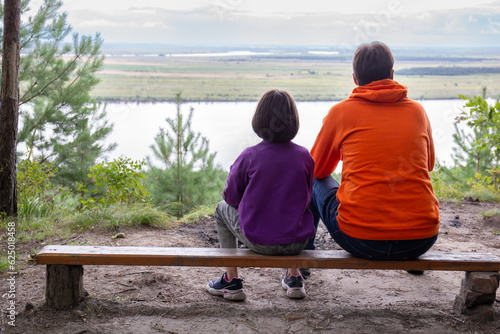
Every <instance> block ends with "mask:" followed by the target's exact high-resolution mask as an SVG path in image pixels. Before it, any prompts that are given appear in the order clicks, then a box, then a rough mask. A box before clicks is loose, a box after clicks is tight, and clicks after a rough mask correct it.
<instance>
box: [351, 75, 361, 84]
mask: <svg viewBox="0 0 500 334" xmlns="http://www.w3.org/2000/svg"><path fill="white" fill-rule="evenodd" d="M352 79H353V80H354V84H355V85H356V86H359V85H358V80H356V77H355V76H354V73H353V74H352Z"/></svg>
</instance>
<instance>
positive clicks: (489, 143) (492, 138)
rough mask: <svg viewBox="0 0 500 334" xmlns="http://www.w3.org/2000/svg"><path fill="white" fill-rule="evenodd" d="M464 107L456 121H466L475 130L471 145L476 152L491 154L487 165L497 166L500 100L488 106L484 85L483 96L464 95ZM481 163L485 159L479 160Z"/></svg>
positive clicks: (462, 96) (499, 148)
mask: <svg viewBox="0 0 500 334" xmlns="http://www.w3.org/2000/svg"><path fill="white" fill-rule="evenodd" d="M460 98H462V99H463V100H466V101H467V102H466V104H465V107H466V108H467V109H465V110H463V111H462V113H461V115H460V117H459V118H458V121H459V122H460V121H467V125H468V126H469V127H470V128H472V129H473V130H475V131H476V134H477V136H476V138H475V141H474V142H473V143H472V145H473V146H474V147H475V150H476V151H477V152H486V153H487V154H490V155H491V156H492V159H491V161H489V162H488V163H489V164H490V165H489V166H488V167H489V168H490V169H491V168H495V167H498V161H499V158H500V102H499V101H497V102H496V103H495V104H494V105H492V106H490V105H489V104H488V102H487V101H486V99H485V98H486V87H484V88H483V96H474V97H466V96H464V95H460ZM481 163H482V164H483V165H484V163H485V161H483V162H481Z"/></svg>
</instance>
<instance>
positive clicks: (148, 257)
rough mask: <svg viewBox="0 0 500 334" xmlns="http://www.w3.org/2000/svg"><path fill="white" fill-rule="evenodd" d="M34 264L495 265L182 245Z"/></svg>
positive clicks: (493, 260) (449, 256) (64, 249)
mask: <svg viewBox="0 0 500 334" xmlns="http://www.w3.org/2000/svg"><path fill="white" fill-rule="evenodd" d="M37 262H38V264H63V265H143V266H199V267H273V268H292V267H298V268H330V269H374V270H375V269H382V270H408V269H415V270H447V271H488V272H491V271H500V257H498V256H495V255H492V254H489V253H474V252H469V253H464V252H437V251H431V252H427V253H426V254H424V255H422V256H421V257H419V258H418V259H417V260H410V261H370V260H364V259H360V258H356V257H353V256H351V255H350V254H349V253H347V252H345V251H343V250H304V251H302V252H301V253H300V254H299V255H294V256H271V255H261V254H257V253H254V252H252V251H251V250H248V249H222V248H187V247H126V246H119V247H112V246H64V245H48V246H45V247H44V248H43V249H42V250H41V251H40V253H38V255H37Z"/></svg>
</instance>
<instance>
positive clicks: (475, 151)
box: [433, 87, 500, 201]
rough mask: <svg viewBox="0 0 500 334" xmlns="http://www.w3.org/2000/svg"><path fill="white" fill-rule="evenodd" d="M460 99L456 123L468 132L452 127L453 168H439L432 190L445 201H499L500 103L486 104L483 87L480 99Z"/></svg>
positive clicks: (463, 97)
mask: <svg viewBox="0 0 500 334" xmlns="http://www.w3.org/2000/svg"><path fill="white" fill-rule="evenodd" d="M460 97H461V98H462V99H464V100H466V103H465V106H464V107H465V109H464V110H463V111H462V113H461V115H460V116H459V117H458V118H457V123H459V122H466V125H467V126H468V127H469V130H470V131H466V130H463V129H459V128H458V126H457V124H455V134H454V135H453V141H454V142H455V144H456V145H457V147H455V148H454V151H455V155H454V161H455V166H454V167H451V168H446V167H444V166H440V167H439V171H438V172H436V173H434V176H433V186H434V187H435V188H434V189H435V191H436V194H438V196H440V195H441V196H443V197H447V198H457V197H459V196H460V195H461V197H472V198H478V199H480V200H485V201H499V200H500V194H499V190H500V186H499V183H500V180H499V176H500V167H499V158H500V133H499V130H500V103H499V102H498V101H497V102H496V104H494V105H489V104H488V102H487V101H486V87H483V94H482V96H474V97H465V96H463V95H460Z"/></svg>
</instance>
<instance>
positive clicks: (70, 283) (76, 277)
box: [45, 264, 86, 310]
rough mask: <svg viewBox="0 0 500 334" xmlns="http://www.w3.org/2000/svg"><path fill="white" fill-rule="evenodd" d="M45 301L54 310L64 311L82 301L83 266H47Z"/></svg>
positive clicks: (83, 294) (83, 291)
mask: <svg viewBox="0 0 500 334" xmlns="http://www.w3.org/2000/svg"><path fill="white" fill-rule="evenodd" d="M46 282H47V283H46V284H47V286H46V290H45V301H46V302H47V305H48V306H49V307H51V308H54V309H56V310H64V309H67V308H70V307H72V306H75V305H77V304H78V303H79V302H81V301H82V300H83V298H84V297H85V295H86V291H85V290H84V289H83V266H67V265H61V264H48V265H47V276H46Z"/></svg>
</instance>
